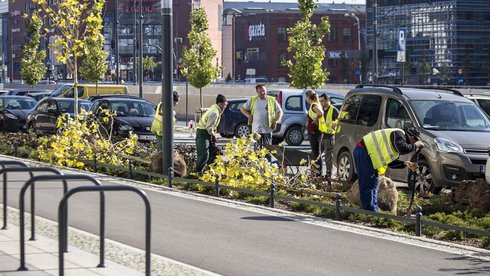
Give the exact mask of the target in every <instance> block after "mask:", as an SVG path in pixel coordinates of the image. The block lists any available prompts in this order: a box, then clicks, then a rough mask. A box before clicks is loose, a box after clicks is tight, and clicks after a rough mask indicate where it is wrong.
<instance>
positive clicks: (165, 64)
mask: <svg viewBox="0 0 490 276" xmlns="http://www.w3.org/2000/svg"><path fill="white" fill-rule="evenodd" d="M161 7H162V10H161V15H162V39H161V43H162V47H161V48H162V105H165V108H162V113H163V114H162V115H163V118H167V119H166V120H163V151H162V161H163V166H162V167H163V174H167V175H168V181H169V182H168V185H169V187H171V186H172V177H173V173H174V170H173V163H174V162H173V152H172V149H173V134H174V133H173V126H172V120H170V118H172V116H173V105H172V104H173V99H172V97H173V93H172V92H173V88H172V81H173V71H172V68H173V66H172V53H173V50H172V41H173V39H172V30H173V28H172V0H161Z"/></svg>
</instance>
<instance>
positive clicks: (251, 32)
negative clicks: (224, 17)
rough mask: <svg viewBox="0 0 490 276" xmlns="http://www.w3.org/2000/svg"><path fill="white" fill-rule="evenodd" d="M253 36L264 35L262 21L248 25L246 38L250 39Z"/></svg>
mask: <svg viewBox="0 0 490 276" xmlns="http://www.w3.org/2000/svg"><path fill="white" fill-rule="evenodd" d="M254 37H265V25H264V24H263V23H262V22H260V23H259V24H257V25H250V26H248V40H249V41H252V39H253V38H254Z"/></svg>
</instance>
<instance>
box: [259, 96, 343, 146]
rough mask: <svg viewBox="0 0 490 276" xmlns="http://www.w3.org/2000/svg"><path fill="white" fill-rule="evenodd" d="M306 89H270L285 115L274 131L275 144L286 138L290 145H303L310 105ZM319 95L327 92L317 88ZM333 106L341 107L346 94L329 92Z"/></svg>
mask: <svg viewBox="0 0 490 276" xmlns="http://www.w3.org/2000/svg"><path fill="white" fill-rule="evenodd" d="M306 91H307V90H304V89H292V88H287V89H270V90H269V91H268V92H267V93H268V94H269V95H270V96H273V97H275V98H276V100H277V101H278V103H279V105H280V106H281V108H282V111H283V116H282V119H281V121H280V122H279V123H278V126H277V129H276V130H275V131H274V132H273V133H272V139H273V142H274V144H278V143H280V142H282V140H284V141H285V142H286V143H287V144H288V145H290V146H297V145H301V143H302V142H303V140H304V137H305V126H306V114H307V113H308V109H309V108H310V106H309V105H308V104H307V103H306V98H305V93H306ZM315 91H316V93H317V94H318V95H321V94H323V93H325V91H322V90H315ZM327 94H328V96H329V97H330V101H331V103H332V105H333V106H335V107H337V108H340V106H341V105H342V102H343V101H344V95H341V94H338V93H334V92H327Z"/></svg>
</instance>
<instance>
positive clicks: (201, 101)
mask: <svg viewBox="0 0 490 276" xmlns="http://www.w3.org/2000/svg"><path fill="white" fill-rule="evenodd" d="M199 101H200V103H201V108H203V100H202V87H201V88H199Z"/></svg>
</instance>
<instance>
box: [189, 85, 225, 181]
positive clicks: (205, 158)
mask: <svg viewBox="0 0 490 276" xmlns="http://www.w3.org/2000/svg"><path fill="white" fill-rule="evenodd" d="M227 105H228V102H227V101H226V98H225V96H223V95H221V94H219V95H218V96H217V97H216V104H213V105H212V106H211V107H210V108H209V109H208V111H206V112H205V113H204V115H202V117H201V120H199V124H197V132H196V150H197V161H196V172H197V173H198V174H202V173H203V172H204V170H205V167H206V165H207V164H211V163H213V162H214V158H215V155H216V152H215V148H216V140H217V138H216V134H217V131H218V130H217V129H218V125H219V121H220V119H221V114H222V113H223V111H224V110H225V108H226V106H227Z"/></svg>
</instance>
